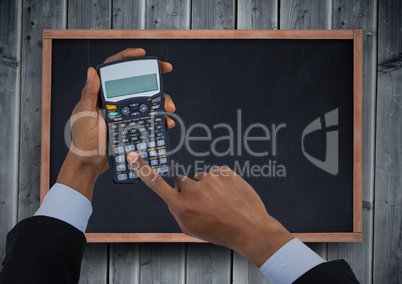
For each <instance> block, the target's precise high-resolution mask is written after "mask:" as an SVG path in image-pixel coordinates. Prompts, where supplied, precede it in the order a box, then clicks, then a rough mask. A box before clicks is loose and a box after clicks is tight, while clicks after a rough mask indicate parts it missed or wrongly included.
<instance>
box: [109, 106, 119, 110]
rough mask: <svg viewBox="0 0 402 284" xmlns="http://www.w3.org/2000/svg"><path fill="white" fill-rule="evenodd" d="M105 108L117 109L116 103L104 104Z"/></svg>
mask: <svg viewBox="0 0 402 284" xmlns="http://www.w3.org/2000/svg"><path fill="white" fill-rule="evenodd" d="M106 109H107V110H114V109H117V106H116V105H106Z"/></svg>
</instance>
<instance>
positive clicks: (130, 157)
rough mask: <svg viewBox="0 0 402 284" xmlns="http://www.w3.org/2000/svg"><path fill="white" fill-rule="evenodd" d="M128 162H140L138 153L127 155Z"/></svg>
mask: <svg viewBox="0 0 402 284" xmlns="http://www.w3.org/2000/svg"><path fill="white" fill-rule="evenodd" d="M127 160H128V162H129V163H130V164H131V163H134V162H137V160H138V154H137V153H136V152H131V153H128V154H127Z"/></svg>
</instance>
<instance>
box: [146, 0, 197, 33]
mask: <svg viewBox="0 0 402 284" xmlns="http://www.w3.org/2000/svg"><path fill="white" fill-rule="evenodd" d="M190 6H191V5H190V0H164V1H162V0H148V1H147V6H146V11H145V15H146V17H145V28H146V29H189V28H190Z"/></svg>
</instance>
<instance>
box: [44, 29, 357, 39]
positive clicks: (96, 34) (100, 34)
mask: <svg viewBox="0 0 402 284" xmlns="http://www.w3.org/2000/svg"><path fill="white" fill-rule="evenodd" d="M43 35H44V38H46V39H124V38H144V39H153V38H171V39H188V38H189V39H210V38H213V39H241V38H246V39H353V30H303V31H298V30H286V31H282V30H44V31H43Z"/></svg>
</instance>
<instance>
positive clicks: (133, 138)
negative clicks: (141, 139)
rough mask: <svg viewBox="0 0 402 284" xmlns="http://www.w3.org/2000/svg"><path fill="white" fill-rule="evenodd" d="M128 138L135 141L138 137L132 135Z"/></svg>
mask: <svg viewBox="0 0 402 284" xmlns="http://www.w3.org/2000/svg"><path fill="white" fill-rule="evenodd" d="M130 140H131V141H137V140H138V137H137V136H133V137H131V138H130Z"/></svg>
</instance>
